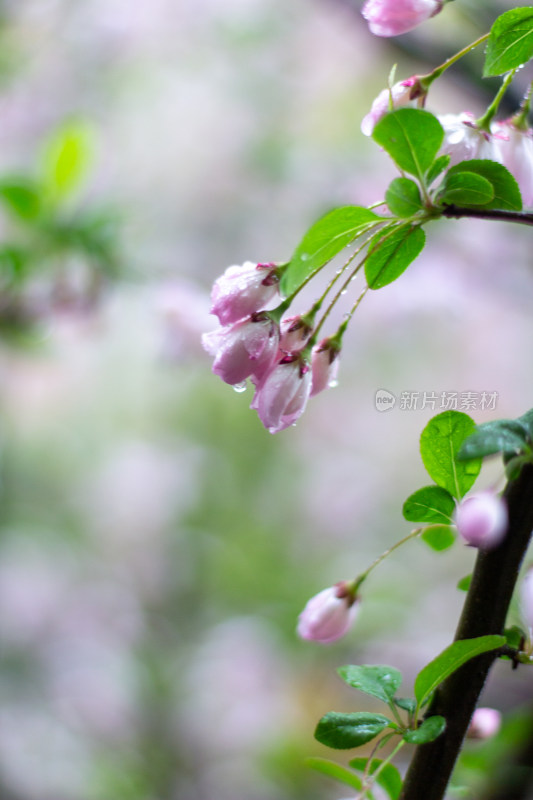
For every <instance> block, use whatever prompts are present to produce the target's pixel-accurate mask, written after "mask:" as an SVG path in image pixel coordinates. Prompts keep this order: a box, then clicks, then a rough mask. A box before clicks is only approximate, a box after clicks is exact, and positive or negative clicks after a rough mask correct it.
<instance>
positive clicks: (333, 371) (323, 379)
mask: <svg viewBox="0 0 533 800" xmlns="http://www.w3.org/2000/svg"><path fill="white" fill-rule="evenodd" d="M339 352H340V348H339V345H338V344H337V342H336V341H335V340H333V339H322V341H321V342H319V344H317V345H316V346H315V347H313V351H312V354H311V370H312V375H313V380H312V382H311V397H313V396H314V395H315V394H318V393H319V392H322V391H323V390H324V389H327V388H328V387H329V386H332V385H335V380H336V378H337V372H338V370H339V359H338V355H339Z"/></svg>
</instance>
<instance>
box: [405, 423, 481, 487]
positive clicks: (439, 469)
mask: <svg viewBox="0 0 533 800" xmlns="http://www.w3.org/2000/svg"><path fill="white" fill-rule="evenodd" d="M475 427H476V426H475V423H474V420H473V419H471V418H470V417H469V416H468V414H464V413H463V412H462V411H443V412H442V414H437V416H436V417H433V419H431V420H430V421H429V422H428V424H427V425H426V427H425V428H424V430H423V431H422V435H421V437H420V454H421V456H422V461H423V462H424V466H425V468H426V469H427V471H428V472H429V474H430V476H431V477H432V478H433V480H434V481H435V483H436V484H438V485H439V486H442V488H443V489H446V490H447V491H448V492H449V493H450V494H451V495H452V496H453V497H456V498H457V499H458V500H460V499H461V497H463V495H464V494H465V493H466V492H467V491H468V490H469V489H470V488H471V487H472V486H473V484H474V482H475V480H476V478H477V476H478V475H479V471H480V469H481V459H472V460H471V461H459V460H458V458H457V454H458V453H459V450H460V449H461V445H462V444H463V442H464V440H465V439H466V438H467V436H470V434H471V433H473V431H474V429H475Z"/></svg>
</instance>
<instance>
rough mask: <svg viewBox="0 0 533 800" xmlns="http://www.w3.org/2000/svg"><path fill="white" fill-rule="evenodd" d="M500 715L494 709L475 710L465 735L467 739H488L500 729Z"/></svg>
mask: <svg viewBox="0 0 533 800" xmlns="http://www.w3.org/2000/svg"><path fill="white" fill-rule="evenodd" d="M501 724H502V715H501V714H500V712H499V711H497V710H496V709H495V708H476V710H475V711H474V713H473V715H472V719H471V720H470V725H469V726H468V730H467V732H466V735H467V736H468V738H469V739H490V737H491V736H495V735H496V734H497V733H498V731H499V730H500V728H501Z"/></svg>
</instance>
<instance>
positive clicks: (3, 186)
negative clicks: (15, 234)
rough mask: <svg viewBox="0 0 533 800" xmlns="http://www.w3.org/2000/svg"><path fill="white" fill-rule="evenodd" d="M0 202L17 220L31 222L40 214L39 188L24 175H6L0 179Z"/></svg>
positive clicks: (40, 197) (41, 204) (40, 199)
mask: <svg viewBox="0 0 533 800" xmlns="http://www.w3.org/2000/svg"><path fill="white" fill-rule="evenodd" d="M0 201H1V202H2V203H3V205H4V207H5V208H6V209H7V210H8V211H9V212H10V213H11V214H12V215H13V216H14V217H15V218H18V219H19V220H23V221H33V220H34V219H36V218H37V217H38V216H39V215H40V214H41V212H42V207H43V201H42V196H41V193H40V189H39V186H38V184H37V183H36V182H35V181H33V180H32V179H31V178H29V177H26V176H25V175H11V176H10V175H8V176H5V177H4V178H1V179H0Z"/></svg>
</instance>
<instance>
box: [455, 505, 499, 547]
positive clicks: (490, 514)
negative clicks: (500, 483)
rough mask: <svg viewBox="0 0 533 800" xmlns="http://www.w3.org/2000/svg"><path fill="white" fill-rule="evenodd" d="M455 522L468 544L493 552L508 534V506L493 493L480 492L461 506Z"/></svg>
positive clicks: (456, 512)
mask: <svg viewBox="0 0 533 800" xmlns="http://www.w3.org/2000/svg"><path fill="white" fill-rule="evenodd" d="M454 521H455V525H456V527H457V530H458V531H459V533H460V535H461V536H462V537H463V539H464V540H465V542H466V543H467V544H469V545H471V546H472V547H479V548H481V549H482V550H491V549H492V548H494V547H496V546H497V545H498V544H500V542H501V541H502V539H503V538H504V536H505V534H506V532H507V524H508V515H507V506H506V504H505V501H504V500H503V499H502V498H501V497H498V495H496V494H494V493H493V492H489V491H487V492H480V493H479V494H473V495H471V496H470V497H467V498H466V499H465V500H463V501H462V502H461V503H460V504H459V506H458V507H457V509H456V511H455V520H454Z"/></svg>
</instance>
